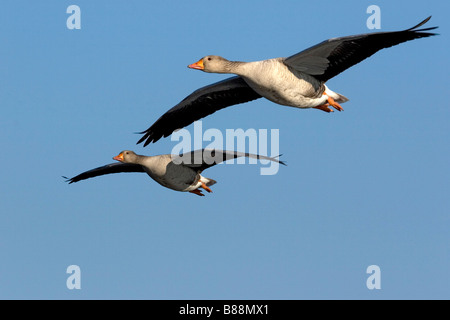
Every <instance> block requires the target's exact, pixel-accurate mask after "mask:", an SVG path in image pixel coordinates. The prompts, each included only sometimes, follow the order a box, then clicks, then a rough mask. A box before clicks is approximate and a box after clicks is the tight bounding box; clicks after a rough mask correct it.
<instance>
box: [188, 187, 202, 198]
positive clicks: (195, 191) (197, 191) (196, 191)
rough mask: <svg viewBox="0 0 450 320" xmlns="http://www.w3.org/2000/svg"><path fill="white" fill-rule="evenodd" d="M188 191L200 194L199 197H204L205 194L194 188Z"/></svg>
mask: <svg viewBox="0 0 450 320" xmlns="http://www.w3.org/2000/svg"><path fill="white" fill-rule="evenodd" d="M189 192H190V193H194V194H196V195H198V196H200V197H204V196H205V195H204V194H203V193H202V192H201V191H200V190H198V189H195V190H192V191H189Z"/></svg>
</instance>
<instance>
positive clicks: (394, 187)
mask: <svg viewBox="0 0 450 320" xmlns="http://www.w3.org/2000/svg"><path fill="white" fill-rule="evenodd" d="M72 4H76V5H78V6H79V7H80V8H81V29H80V30H69V29H67V27H66V19H67V18H68V17H69V15H68V14H67V13H66V8H67V7H68V6H69V5H72ZM372 4H376V5H378V6H379V7H380V8H381V28H382V29H381V31H388V30H401V29H406V28H409V27H412V26H414V25H415V24H417V23H418V22H420V21H421V20H423V19H424V18H426V17H427V16H429V15H433V18H432V19H431V21H430V22H429V23H428V24H427V26H439V30H438V32H439V33H440V34H441V35H440V36H438V37H432V38H427V39H419V40H415V41H413V42H408V43H405V44H401V45H399V46H396V47H394V48H389V49H385V50H382V51H381V52H378V53H377V54H376V55H374V56H373V57H371V58H369V59H368V60H365V61H363V62H362V63H360V64H358V65H356V66H354V67H353V68H351V69H349V70H347V71H345V72H344V73H342V74H341V75H339V76H338V77H336V78H333V79H331V80H330V81H329V82H328V83H327V84H328V86H329V87H330V88H331V89H332V90H334V91H337V92H339V93H342V94H344V95H345V96H347V97H348V98H349V99H350V101H349V102H347V103H345V104H344V105H343V107H344V109H345V111H344V112H341V113H338V112H335V113H333V114H326V113H324V112H320V111H317V110H298V109H294V108H287V107H282V106H278V105H275V104H273V103H271V102H269V101H267V100H264V99H260V100H257V101H253V102H251V103H247V104H244V105H240V106H234V107H231V108H228V109H225V110H222V111H219V112H217V113H216V114H214V115H212V116H210V117H208V118H206V119H204V121H203V123H202V125H203V128H204V129H207V128H217V129H219V130H221V131H223V132H225V130H226V129H235V128H243V129H244V130H245V129H248V128H255V129H268V130H270V129H279V133H280V153H282V154H283V157H282V159H283V160H285V161H287V163H288V166H287V167H281V168H280V170H279V172H278V174H276V175H273V176H261V175H260V174H259V173H260V171H259V168H260V167H259V166H258V165H254V164H252V165H250V164H249V165H233V166H231V165H221V166H216V167H214V168H211V169H209V170H208V171H205V176H207V177H211V178H213V179H215V180H217V181H218V183H217V184H216V185H215V186H214V187H213V190H214V193H212V194H207V196H206V197H202V198H200V197H197V196H195V195H192V194H188V193H177V192H174V191H171V190H168V189H165V188H162V187H161V186H159V185H158V184H156V183H155V182H154V181H152V180H150V179H149V178H147V176H145V175H143V174H120V175H110V176H105V177H100V178H97V179H91V180H88V181H84V182H80V183H77V184H72V185H70V186H69V185H67V184H66V183H64V180H63V179H62V178H61V176H62V175H66V176H73V175H76V174H78V173H80V172H82V171H85V170H88V169H92V168H94V167H97V166H100V165H103V164H107V163H111V162H113V161H112V160H111V158H112V157H113V156H115V155H117V154H118V153H119V152H120V151H121V150H123V149H132V150H134V151H136V152H137V153H139V154H147V155H155V154H165V153H170V151H171V150H172V148H173V147H174V146H175V144H176V142H174V141H171V140H170V138H166V139H162V140H160V141H158V142H157V143H156V144H153V145H149V146H148V147H146V148H143V147H142V145H138V146H136V145H135V143H136V141H137V140H138V138H139V137H140V136H139V135H136V134H134V132H137V131H141V130H144V129H146V128H147V127H148V126H149V125H150V124H152V123H153V122H154V121H155V120H156V119H157V118H158V117H159V116H160V115H162V114H163V113H164V112H165V111H167V110H168V109H169V108H171V107H172V106H174V105H175V104H177V103H178V102H179V101H180V100H181V99H182V98H184V97H185V96H186V95H188V94H189V93H191V92H192V91H193V90H195V89H197V88H199V87H201V86H203V85H206V84H209V83H212V82H214V81H218V80H220V79H223V78H225V77H226V75H215V74H206V73H202V72H199V71H195V70H189V69H188V68H186V66H187V65H188V64H189V63H193V62H195V61H197V60H198V59H199V58H200V57H202V56H204V55H207V54H219V55H222V56H224V57H226V58H228V59H231V60H241V61H252V60H261V59H267V58H273V57H280V56H289V55H292V54H294V53H297V52H299V51H301V50H303V49H305V48H307V47H309V46H312V45H314V44H316V43H318V42H321V41H323V40H325V39H328V38H332V37H338V36H346V35H352V34H359V33H366V32H372V30H368V28H367V26H366V20H367V19H368V17H369V14H367V13H366V9H367V7H368V6H369V5H372ZM448 12H450V5H449V4H448V3H447V2H445V1H434V0H430V1H425V2H424V1H396V2H392V1H376V2H372V1H346V2H345V3H342V2H339V3H337V2H335V1H325V2H321V4H320V7H319V6H318V4H317V3H316V2H307V3H305V2H304V1H281V2H280V1H277V2H274V1H258V2H257V4H256V2H250V1H246V2H243V1H227V2H223V1H220V2H219V1H206V2H205V1H189V2H186V1H165V2H150V1H133V2H127V1H39V2H37V1H35V2H27V1H14V2H12V1H9V2H7V3H4V4H2V10H1V11H0V39H1V43H2V45H1V46H0V75H1V76H0V103H1V105H2V109H1V110H2V116H1V117H0V131H1V134H0V145H1V146H2V149H3V157H2V163H3V165H2V166H1V167H0V177H1V181H2V183H1V184H0V194H1V204H2V210H1V214H0V256H1V263H0V298H2V299H449V298H450V281H449V277H448V270H450V256H449V249H450V248H449V244H450V236H449V232H448V230H449V211H450V200H449V199H450V197H449V192H448V190H449V181H450V174H449V173H450V170H449V167H448V165H449V163H450V150H449V146H450V144H449V136H450V135H449V134H450V129H449V122H448V121H449V120H448V119H449V116H450V111H449V109H450V106H449V102H448V100H447V98H446V93H447V92H448V74H449V72H450V70H449V62H448V52H449V41H448V27H449V22H448V17H447V15H448ZM192 128H193V127H192V126H189V127H188V128H187V129H189V130H192ZM241 151H242V150H241ZM69 265H78V266H79V267H80V269H81V289H80V290H69V289H68V288H67V287H66V279H67V278H68V276H69V275H68V274H67V273H66V268H67V267H68V266H69ZM370 265H378V266H379V267H380V269H381V289H380V290H369V289H368V288H367V287H366V280H367V278H368V277H369V275H368V274H367V273H366V269H367V267H368V266H370Z"/></svg>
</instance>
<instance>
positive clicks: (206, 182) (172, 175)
mask: <svg viewBox="0 0 450 320" xmlns="http://www.w3.org/2000/svg"><path fill="white" fill-rule="evenodd" d="M239 157H248V158H253V159H264V160H270V161H274V162H277V163H280V164H283V165H286V164H285V163H284V162H283V161H280V160H278V159H277V158H272V157H266V156H261V155H257V154H251V153H243V152H236V151H226V150H225V151H222V150H215V149H202V150H196V151H192V152H188V153H184V154H181V155H170V154H163V155H159V156H151V157H149V156H143V155H138V154H136V153H134V152H133V151H129V150H125V151H122V152H121V153H120V154H119V155H117V156H115V157H114V158H113V159H114V160H117V161H119V162H117V163H111V164H107V165H105V166H102V167H98V168H95V169H92V170H89V171H86V172H83V173H81V174H79V175H77V176H75V177H73V178H70V179H69V178H67V177H63V178H65V179H67V180H66V182H68V183H69V184H71V183H74V182H78V181H81V180H85V179H89V178H93V177H98V176H102V175H105V174H110V173H119V172H144V173H147V174H148V175H149V176H150V177H151V178H152V179H153V180H155V181H156V182H158V183H159V184H160V185H162V186H163V187H166V188H169V189H172V190H176V191H182V192H191V193H194V194H196V195H199V196H204V194H203V193H202V191H201V190H200V188H203V189H204V190H206V191H207V192H212V190H211V189H210V188H209V187H210V186H212V185H213V184H215V183H216V181H215V180H213V179H210V178H205V177H203V176H202V175H201V173H202V171H203V170H205V169H207V168H209V167H212V166H214V165H216V164H218V163H221V162H223V161H227V160H231V159H235V158H239Z"/></svg>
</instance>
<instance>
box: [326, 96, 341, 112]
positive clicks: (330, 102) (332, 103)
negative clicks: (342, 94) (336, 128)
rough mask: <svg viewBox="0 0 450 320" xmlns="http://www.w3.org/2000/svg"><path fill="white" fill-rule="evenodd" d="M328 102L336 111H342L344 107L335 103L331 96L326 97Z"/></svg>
mask: <svg viewBox="0 0 450 320" xmlns="http://www.w3.org/2000/svg"><path fill="white" fill-rule="evenodd" d="M328 103H329V104H330V105H331V106H332V107H333V108H335V109H336V110H337V111H344V108H342V107H341V105H340V104H339V103H337V102H336V101H334V99H333V98H331V97H328Z"/></svg>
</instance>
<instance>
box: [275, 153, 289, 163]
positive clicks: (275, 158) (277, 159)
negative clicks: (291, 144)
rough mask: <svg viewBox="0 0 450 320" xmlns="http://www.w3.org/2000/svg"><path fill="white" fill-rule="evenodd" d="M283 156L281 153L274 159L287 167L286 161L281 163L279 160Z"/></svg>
mask: <svg viewBox="0 0 450 320" xmlns="http://www.w3.org/2000/svg"><path fill="white" fill-rule="evenodd" d="M282 155H283V154H282V153H281V154H279V155H277V156H275V157H274V158H275V159H277V160H278V162H279V163H281V164H282V165H284V166H287V164H286V161H281V160H280V159H278V158H280V157H281V156H282Z"/></svg>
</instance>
